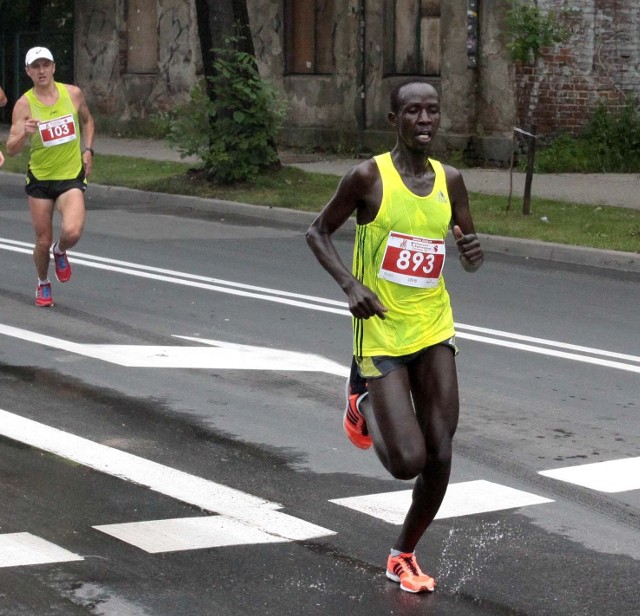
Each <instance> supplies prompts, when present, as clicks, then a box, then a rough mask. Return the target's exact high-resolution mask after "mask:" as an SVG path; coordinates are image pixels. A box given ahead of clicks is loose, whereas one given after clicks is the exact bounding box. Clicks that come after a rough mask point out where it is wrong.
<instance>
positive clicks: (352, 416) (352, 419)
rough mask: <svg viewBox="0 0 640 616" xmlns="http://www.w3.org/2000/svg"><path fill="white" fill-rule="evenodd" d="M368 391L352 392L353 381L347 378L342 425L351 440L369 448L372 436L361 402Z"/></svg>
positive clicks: (359, 445)
mask: <svg viewBox="0 0 640 616" xmlns="http://www.w3.org/2000/svg"><path fill="white" fill-rule="evenodd" d="M368 393H369V392H367V391H365V392H364V393H361V394H354V393H351V383H350V381H349V379H347V388H346V392H345V394H346V398H347V405H346V408H345V410H344V419H343V420H342V425H343V427H344V431H345V433H346V435H347V437H348V438H349V440H350V441H351V442H352V443H353V444H354V445H355V446H356V447H359V448H360V449H369V447H371V436H369V431H368V430H367V422H366V420H365V418H364V415H363V414H362V413H361V412H360V403H361V402H362V400H364V398H365V396H366V395H367V394H368Z"/></svg>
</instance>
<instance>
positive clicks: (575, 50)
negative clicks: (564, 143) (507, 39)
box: [516, 0, 640, 136]
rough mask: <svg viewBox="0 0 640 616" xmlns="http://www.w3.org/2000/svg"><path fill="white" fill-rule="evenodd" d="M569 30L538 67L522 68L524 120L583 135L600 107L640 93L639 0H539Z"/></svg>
mask: <svg viewBox="0 0 640 616" xmlns="http://www.w3.org/2000/svg"><path fill="white" fill-rule="evenodd" d="M538 4H539V6H540V7H541V8H543V9H545V10H553V11H555V12H556V14H557V15H558V18H559V20H560V21H561V23H562V24H563V25H565V26H566V28H567V29H568V31H569V38H568V40H567V41H566V42H564V43H562V44H559V45H557V46H556V47H554V48H553V49H548V50H545V53H544V55H543V57H542V58H541V62H539V64H538V66H537V67H528V66H520V67H518V69H517V71H516V83H517V90H518V92H519V104H518V121H519V122H520V124H521V125H523V126H524V127H530V126H532V125H536V126H537V129H538V134H540V135H547V136H552V135H555V134H559V133H566V134H570V135H574V136H575V135H578V134H579V133H580V131H581V129H582V128H583V127H584V126H585V124H586V123H588V121H589V119H590V118H591V117H592V115H593V113H594V111H595V109H596V108H597V107H598V105H599V104H600V103H604V104H605V105H606V106H607V107H608V108H610V109H611V110H612V111H616V110H617V109H619V108H620V107H621V106H622V105H624V103H625V100H626V98H627V97H629V96H632V97H636V98H638V97H640V3H639V2H638V0H571V1H570V2H568V1H566V0H539V2H538Z"/></svg>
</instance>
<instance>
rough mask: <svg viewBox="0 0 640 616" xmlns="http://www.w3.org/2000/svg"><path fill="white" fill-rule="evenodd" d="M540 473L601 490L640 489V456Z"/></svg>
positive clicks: (621, 490) (611, 491)
mask: <svg viewBox="0 0 640 616" xmlns="http://www.w3.org/2000/svg"><path fill="white" fill-rule="evenodd" d="M540 475H544V476H545V477H551V478H552V479H558V480H560V481H566V482H567V483H573V484H575V485H578V486H582V487H584V488H590V489H592V490H597V491H599V492H608V493H614V492H628V491H629V490H640V457H638V458H622V459H621V460H609V461H607V462H595V463H593V464H581V465H579V466H567V467H565V468H556V469H551V470H548V471H540Z"/></svg>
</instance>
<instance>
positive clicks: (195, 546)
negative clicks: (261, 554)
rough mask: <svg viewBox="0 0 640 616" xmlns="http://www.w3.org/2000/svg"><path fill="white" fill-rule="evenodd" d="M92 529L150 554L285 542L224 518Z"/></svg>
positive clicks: (108, 525) (220, 516)
mask: <svg viewBox="0 0 640 616" xmlns="http://www.w3.org/2000/svg"><path fill="white" fill-rule="evenodd" d="M93 528H95V529H96V530H99V531H102V532H103V533H106V534H108V535H111V536H112V537H115V538H116V539H120V540H121V541H124V542H126V543H129V544H131V545H135V546H136V547H138V548H140V549H141V550H144V551H145V552H148V553H150V554H158V553H160V552H177V551H181V550H199V549H203V548H219V547H223V546H230V545H248V544H260V543H283V542H286V541H288V539H284V538H283V537H276V536H275V535H271V534H269V533H265V532H262V531H261V530H258V529H257V528H254V527H251V526H248V525H247V524H243V523H242V522H239V521H238V520H234V519H233V518H229V517H227V516H223V515H216V516H205V517H194V518H173V519H170V520H152V521H149V522H131V523H129V524H106V525H103V526H94V527H93Z"/></svg>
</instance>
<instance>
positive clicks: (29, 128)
mask: <svg viewBox="0 0 640 616" xmlns="http://www.w3.org/2000/svg"><path fill="white" fill-rule="evenodd" d="M37 126H38V121H37V120H33V119H32V118H31V108H30V107H29V101H28V100H27V99H26V98H25V97H24V96H21V97H20V98H19V99H18V100H17V101H16V104H15V105H14V107H13V114H12V115H11V128H10V129H9V137H8V139H7V154H8V155H9V156H16V155H17V154H20V152H21V151H22V148H24V146H25V144H26V143H27V140H28V139H29V138H30V137H31V135H33V133H35V131H36V128H37Z"/></svg>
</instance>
